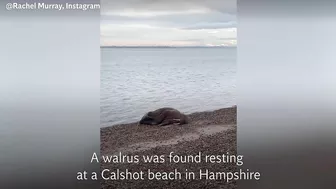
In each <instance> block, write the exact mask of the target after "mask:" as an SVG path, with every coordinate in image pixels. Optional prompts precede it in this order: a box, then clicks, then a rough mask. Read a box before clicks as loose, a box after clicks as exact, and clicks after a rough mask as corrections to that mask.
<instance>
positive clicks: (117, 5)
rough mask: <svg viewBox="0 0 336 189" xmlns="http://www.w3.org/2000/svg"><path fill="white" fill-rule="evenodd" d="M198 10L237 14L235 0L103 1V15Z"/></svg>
mask: <svg viewBox="0 0 336 189" xmlns="http://www.w3.org/2000/svg"><path fill="white" fill-rule="evenodd" d="M197 9H210V10H217V11H219V12H223V13H230V14H236V12H237V1H235V0H183V1H182V0H122V1H111V0H101V14H102V15H107V14H110V13H113V12H119V11H127V10H132V11H134V12H152V11H186V10H197Z"/></svg>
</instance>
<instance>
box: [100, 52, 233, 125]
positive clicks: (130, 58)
mask: <svg viewBox="0 0 336 189" xmlns="http://www.w3.org/2000/svg"><path fill="white" fill-rule="evenodd" d="M101 59H102V63H101V96H100V113H101V115H100V116H101V127H106V126H111V125H114V124H119V123H129V122H133V121H137V120H139V119H140V118H141V117H142V116H143V114H144V113H146V112H147V111H150V110H154V109H157V108H161V107H167V106H169V107H173V108H176V109H178V110H180V111H182V112H184V113H192V112H196V111H208V110H215V109H219V108H223V107H229V106H232V105H234V104H236V101H235V94H236V48H101Z"/></svg>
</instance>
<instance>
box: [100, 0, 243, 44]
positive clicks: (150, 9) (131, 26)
mask: <svg viewBox="0 0 336 189" xmlns="http://www.w3.org/2000/svg"><path fill="white" fill-rule="evenodd" d="M236 25H237V23H236V0H207V1H204V0H183V1H180V0H124V1H107V0H101V42H102V44H105V45H106V44H111V45H113V44H115V43H118V44H121V43H122V42H123V41H124V42H125V44H126V43H127V44H138V45H142V44H147V45H148V44H153V45H154V44H162V43H169V44H172V45H174V44H176V45H183V44H189V45H204V44H207V43H216V44H217V43H220V42H221V40H220V38H221V37H229V38H234V37H235V35H236V34H235V32H236V30H235V28H236Z"/></svg>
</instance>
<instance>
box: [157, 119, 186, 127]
mask: <svg viewBox="0 0 336 189" xmlns="http://www.w3.org/2000/svg"><path fill="white" fill-rule="evenodd" d="M180 122H181V120H180V119H166V120H164V121H163V122H162V123H160V124H159V126H166V125H170V124H174V123H180Z"/></svg>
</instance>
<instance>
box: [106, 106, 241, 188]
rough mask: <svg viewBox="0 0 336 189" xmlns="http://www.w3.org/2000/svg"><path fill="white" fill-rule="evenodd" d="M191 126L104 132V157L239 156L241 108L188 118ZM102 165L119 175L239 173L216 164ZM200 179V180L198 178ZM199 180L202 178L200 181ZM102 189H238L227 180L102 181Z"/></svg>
mask: <svg viewBox="0 0 336 189" xmlns="http://www.w3.org/2000/svg"><path fill="white" fill-rule="evenodd" d="M188 116H189V118H190V123H189V124H186V125H170V126H164V127H159V126H145V125H140V126H138V125H137V123H130V124H123V125H115V126H112V127H106V128H101V155H118V154H119V153H120V152H121V153H122V154H123V155H126V154H127V155H129V156H131V155H139V156H140V157H141V156H142V155H166V156H168V155H169V153H170V152H174V154H178V155H197V154H198V153H199V152H201V153H202V154H207V155H220V154H226V153H227V152H228V153H229V154H236V151H237V150H236V144H237V143H236V136H237V135H236V132H237V126H236V123H237V108H236V107H232V108H223V109H219V110H215V111H209V112H197V113H193V114H190V115H188ZM139 159H140V161H139V163H136V164H135V163H121V164H120V163H118V164H115V163H107V164H104V163H101V169H102V170H103V169H110V170H111V171H115V170H117V169H120V170H121V171H124V170H125V169H128V170H129V171H133V172H134V171H140V170H143V171H144V172H145V173H147V172H146V171H147V170H148V169H150V170H152V171H160V172H162V171H165V172H171V171H174V169H178V170H179V171H180V172H184V171H185V170H186V169H187V170H188V171H193V172H195V173H196V174H198V173H199V170H200V169H202V170H205V169H208V170H209V171H213V172H227V171H234V170H236V166H235V165H233V164H216V163H213V164H212V163H205V162H204V161H202V162H201V163H184V164H182V163H177V164H174V163H173V164H172V163H168V159H167V158H166V163H143V161H141V158H139ZM196 177H197V176H196ZM197 178H198V177H197ZM102 188H174V189H179V188H193V189H195V188H227V189H229V188H236V182H229V183H227V182H226V181H225V180H215V181H214V180H203V179H202V180H199V179H196V180H186V179H184V178H182V179H181V180H159V181H158V180H147V179H145V180H127V181H126V180H108V181H106V180H102Z"/></svg>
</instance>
